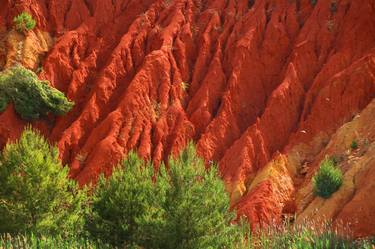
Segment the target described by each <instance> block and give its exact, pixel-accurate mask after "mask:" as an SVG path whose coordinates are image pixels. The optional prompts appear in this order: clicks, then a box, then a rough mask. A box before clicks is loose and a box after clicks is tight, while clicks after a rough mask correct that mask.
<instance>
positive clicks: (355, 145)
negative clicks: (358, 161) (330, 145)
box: [350, 140, 359, 150]
mask: <svg viewBox="0 0 375 249" xmlns="http://www.w3.org/2000/svg"><path fill="white" fill-rule="evenodd" d="M358 147H359V146H358V142H357V141H356V140H353V141H352V143H351V144H350V148H351V149H352V150H356V149H358Z"/></svg>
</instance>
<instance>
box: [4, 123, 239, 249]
mask: <svg viewBox="0 0 375 249" xmlns="http://www.w3.org/2000/svg"><path fill="white" fill-rule="evenodd" d="M0 183H1V187H0V217H1V219H2V220H1V222H0V234H1V233H11V234H19V233H21V234H22V233H26V232H31V233H34V234H41V235H46V236H47V235H53V236H54V235H62V236H70V235H72V234H74V235H82V236H90V237H91V238H92V239H93V240H97V239H99V240H101V241H103V242H105V243H107V244H111V245H112V246H118V247H120V248H152V249H157V248H163V249H169V248H171V249H172V248H173V249H178V248H181V249H185V248H186V249H194V248H197V249H200V248H232V245H233V243H235V242H236V240H238V238H239V233H238V229H237V228H236V225H233V224H231V221H232V219H233V218H234V214H233V212H231V211H229V197H228V194H227V192H226V191H225V188H224V184H223V182H222V181H221V179H220V177H219V175H218V172H217V169H216V167H215V166H212V167H211V168H210V169H206V168H205V165H204V162H203V160H202V159H200V158H199V157H197V155H196V152H195V148H194V146H193V145H192V144H190V145H189V146H188V147H187V149H186V150H184V151H183V152H182V153H181V155H180V156H178V157H177V158H171V159H170V161H169V167H168V170H167V167H165V166H164V165H162V166H160V168H159V170H158V171H154V166H153V165H152V164H150V163H146V162H144V161H142V160H141V159H140V158H139V157H138V156H137V155H136V154H135V153H133V152H131V153H129V155H128V156H127V158H126V159H125V160H124V161H123V162H122V163H121V164H120V165H119V166H118V167H117V168H116V169H115V170H114V171H113V173H112V175H111V177H109V178H108V179H106V178H104V176H102V177H101V178H100V179H99V181H98V183H97V186H96V187H95V189H93V190H92V193H91V194H90V195H88V194H87V191H86V190H79V188H78V187H77V185H76V184H75V183H74V181H73V180H70V179H69V178H68V169H67V168H65V167H62V165H61V162H60V161H59V160H58V151H57V148H55V147H53V146H50V145H49V144H48V143H47V141H46V140H45V139H44V138H43V137H41V136H40V134H39V133H37V132H35V131H33V130H31V129H30V128H27V129H26V130H25V131H24V133H23V134H22V136H21V138H20V140H19V141H17V142H15V143H9V144H8V145H7V146H6V147H5V149H4V151H3V152H2V153H1V157H0ZM88 203H90V205H88Z"/></svg>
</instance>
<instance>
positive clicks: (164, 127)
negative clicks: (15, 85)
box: [0, 0, 375, 236]
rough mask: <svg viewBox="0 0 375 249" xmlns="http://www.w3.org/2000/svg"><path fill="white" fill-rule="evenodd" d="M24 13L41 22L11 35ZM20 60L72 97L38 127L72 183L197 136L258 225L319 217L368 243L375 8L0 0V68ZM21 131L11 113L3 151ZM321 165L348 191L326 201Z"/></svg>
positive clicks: (366, 3)
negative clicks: (318, 189)
mask: <svg viewBox="0 0 375 249" xmlns="http://www.w3.org/2000/svg"><path fill="white" fill-rule="evenodd" d="M314 2H316V3H314ZM24 10H25V11H28V12H30V13H31V14H32V15H33V16H34V18H35V19H36V20H37V22H38V26H37V28H36V29H35V30H33V31H31V32H29V33H27V34H26V35H16V34H15V33H14V31H12V19H13V17H14V16H15V15H17V14H18V13H20V12H21V11H24ZM20 44H21V45H20ZM17 62H18V63H23V64H24V65H25V66H26V67H29V68H31V69H33V70H37V71H39V72H38V73H39V75H40V77H41V78H45V79H48V80H49V81H50V82H51V84H52V85H53V86H54V87H56V88H58V89H59V90H61V91H63V92H65V93H66V94H67V96H68V97H69V98H70V99H72V100H73V101H74V102H75V107H74V109H73V110H72V111H71V112H70V113H69V114H68V115H66V116H63V117H46V118H44V119H43V120H39V121H37V122H34V123H33V125H34V126H35V127H38V128H39V129H40V130H41V131H42V132H43V134H45V135H46V136H47V137H49V139H50V141H51V142H53V143H56V144H57V145H58V147H59V149H60V155H61V158H62V160H63V162H64V163H65V164H69V166H70V167H71V176H72V177H74V178H75V179H77V180H78V181H79V182H80V183H81V184H84V183H87V182H90V181H92V180H95V179H96V177H97V176H98V175H99V174H100V173H101V172H104V173H105V174H110V172H111V169H112V167H113V166H114V165H115V164H116V163H117V162H118V161H119V160H120V159H121V158H122V157H123V156H124V155H126V154H127V153H128V152H129V151H130V150H137V151H138V153H139V154H140V155H141V156H142V157H144V158H146V159H150V160H153V161H154V162H155V163H156V165H158V163H160V162H161V161H164V160H166V159H167V158H168V156H169V155H171V154H176V153H177V152H178V151H179V150H180V149H181V148H182V147H183V146H184V145H185V144H186V142H187V141H188V140H193V141H195V142H196V143H197V147H198V151H199V153H200V154H201V155H202V156H203V157H204V158H205V160H207V162H210V161H215V162H218V164H219V167H220V171H221V173H222V176H223V180H224V181H225V182H226V186H227V189H228V191H229V192H230V193H231V197H232V198H231V200H232V205H233V207H234V208H236V209H237V210H238V214H239V215H242V214H244V215H246V216H247V217H248V219H249V220H250V221H251V222H252V224H260V225H261V224H266V223H270V222H272V221H280V220H281V219H282V217H283V215H284V214H289V213H297V215H298V217H297V222H298V221H301V220H303V219H304V218H312V217H313V216H315V213H314V212H316V210H318V212H321V213H323V214H324V215H325V216H327V218H329V219H334V220H344V221H345V222H352V223H353V222H357V223H358V224H359V225H354V226H353V231H354V233H355V235H356V236H365V235H369V234H375V225H374V224H375V216H374V212H373V210H374V208H375V206H374V203H375V202H372V203H371V202H368V201H367V200H368V199H374V198H375V196H373V195H374V193H375V191H374V190H375V185H374V182H375V171H374V167H375V165H374V163H375V162H374V160H375V150H374V148H373V147H374V141H375V133H374V132H375V127H374V125H373V124H374V121H375V106H374V105H375V102H374V101H373V99H374V97H375V0H362V1H357V0H318V1H311V0H295V1H290V0H0V69H4V68H6V67H9V66H11V65H12V64H14V63H17ZM38 69H40V70H38ZM370 103H371V104H370ZM356 115H359V116H358V117H357V118H355V119H354V120H353V118H354V117H355V116H356ZM348 122H350V123H348ZM346 123H347V124H346ZM26 124H27V123H26V122H25V121H22V120H20V119H19V118H18V117H17V115H16V114H15V113H14V110H13V107H12V106H9V107H8V109H7V110H6V111H5V112H4V113H2V114H0V146H4V144H5V143H6V141H7V140H8V139H16V138H17V137H18V136H19V134H20V132H21V131H22V129H23V127H24V126H25V125H26ZM340 127H341V128H340ZM354 138H355V139H356V140H358V141H359V142H360V149H359V151H350V150H349V151H348V149H350V142H351V139H354ZM327 155H328V156H330V155H343V157H344V159H343V162H342V164H340V165H341V166H342V167H343V171H344V172H345V184H344V187H343V188H342V189H340V191H338V192H337V193H335V194H334V195H333V197H332V199H330V200H327V201H324V200H322V199H320V198H318V197H314V196H313V195H312V188H311V177H312V176H313V174H314V172H315V171H316V170H317V168H318V166H319V163H320V161H321V160H323V159H324V157H326V156H327ZM358 208H361V210H362V211H361V212H360V213H358V212H357V211H358ZM361 221H364V222H362V223H361Z"/></svg>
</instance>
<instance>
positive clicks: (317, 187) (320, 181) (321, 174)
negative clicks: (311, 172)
mask: <svg viewBox="0 0 375 249" xmlns="http://www.w3.org/2000/svg"><path fill="white" fill-rule="evenodd" d="M342 182H343V175H342V172H341V170H340V169H339V168H337V167H336V165H335V162H334V161H333V160H332V159H325V160H324V161H323V162H322V163H321V165H320V168H319V170H318V172H317V173H316V174H315V176H314V177H313V184H314V193H315V195H317V196H320V197H323V198H325V199H328V198H329V197H331V195H332V194H333V193H334V192H336V191H337V190H338V189H339V188H340V186H341V185H342Z"/></svg>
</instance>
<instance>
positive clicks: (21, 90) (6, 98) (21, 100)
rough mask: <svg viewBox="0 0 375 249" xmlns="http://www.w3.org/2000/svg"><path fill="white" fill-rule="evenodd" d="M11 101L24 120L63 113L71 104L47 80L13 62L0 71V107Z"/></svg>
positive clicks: (70, 107) (0, 108) (1, 109)
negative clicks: (13, 64)
mask: <svg viewBox="0 0 375 249" xmlns="http://www.w3.org/2000/svg"><path fill="white" fill-rule="evenodd" d="M10 101H11V102H13V104H14V107H15V109H16V111H17V113H18V114H19V115H20V116H21V117H22V118H23V119H26V120H33V119H38V118H39V117H41V116H45V115H47V114H48V113H53V114H55V115H63V114H65V113H67V112H68V111H70V110H71V109H72V107H73V105H74V103H73V102H71V101H69V100H68V99H67V98H66V97H65V95H64V94H63V93H62V92H60V91H59V90H57V89H55V88H53V87H51V86H50V85H49V82H47V81H43V80H39V79H38V76H37V75H36V74H35V73H34V72H32V71H30V70H28V69H26V68H24V67H22V66H15V67H12V68H10V69H7V70H5V71H3V72H1V73H0V111H3V110H4V109H5V107H6V106H7V104H8V102H10Z"/></svg>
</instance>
